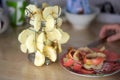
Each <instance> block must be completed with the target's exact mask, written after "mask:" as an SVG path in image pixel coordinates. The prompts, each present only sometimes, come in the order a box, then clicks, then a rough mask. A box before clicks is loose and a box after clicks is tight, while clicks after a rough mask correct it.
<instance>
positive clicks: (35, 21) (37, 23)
mask: <svg viewBox="0 0 120 80" xmlns="http://www.w3.org/2000/svg"><path fill="white" fill-rule="evenodd" d="M41 20H42V19H41V15H40V14H35V15H34V16H32V17H31V19H30V24H31V25H33V26H34V29H35V31H39V30H40V28H41Z"/></svg>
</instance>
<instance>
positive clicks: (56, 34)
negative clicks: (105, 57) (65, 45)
mask: <svg viewBox="0 0 120 80" xmlns="http://www.w3.org/2000/svg"><path fill="white" fill-rule="evenodd" d="M47 38H48V39H49V40H50V41H59V40H61V38H62V34H61V33H60V31H59V30H58V29H56V28H54V29H53V30H52V31H51V32H47Z"/></svg>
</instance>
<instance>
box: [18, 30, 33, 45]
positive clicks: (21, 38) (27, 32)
mask: <svg viewBox="0 0 120 80" xmlns="http://www.w3.org/2000/svg"><path fill="white" fill-rule="evenodd" d="M32 29H33V28H29V29H25V30H23V31H22V32H21V33H20V34H19V35H18V41H19V42H20V43H22V44H24V43H25V42H26V39H27V38H28V36H29V35H30V34H33V33H34V30H32Z"/></svg>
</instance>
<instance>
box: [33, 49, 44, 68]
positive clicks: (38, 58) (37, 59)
mask: <svg viewBox="0 0 120 80" xmlns="http://www.w3.org/2000/svg"><path fill="white" fill-rule="evenodd" d="M44 63H45V56H44V55H43V54H42V53H41V52H40V51H37V52H36V53H35V60H34V64H35V65H36V66H42V65H43V64H44Z"/></svg>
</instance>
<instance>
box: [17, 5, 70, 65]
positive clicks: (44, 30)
mask: <svg viewBox="0 0 120 80" xmlns="http://www.w3.org/2000/svg"><path fill="white" fill-rule="evenodd" d="M60 14H61V8H60V7H59V6H49V5H46V4H43V6H42V8H38V7H37V6H35V5H32V4H29V5H28V6H27V7H26V10H25V15H26V17H28V18H29V24H30V25H31V26H29V28H27V29H25V30H23V31H22V32H21V33H20V34H19V36H18V40H19V42H20V43H21V45H20V49H21V51H22V52H23V53H29V54H31V53H35V59H34V65H36V66H42V65H43V64H44V63H45V58H46V57H48V58H49V59H50V60H51V61H52V62H55V61H56V59H57V53H61V52H62V48H61V44H64V43H66V42H67V41H68V40H69V38H70V36H69V34H68V33H66V32H64V31H63V30H62V29H61V25H62V19H61V18H60Z"/></svg>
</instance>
